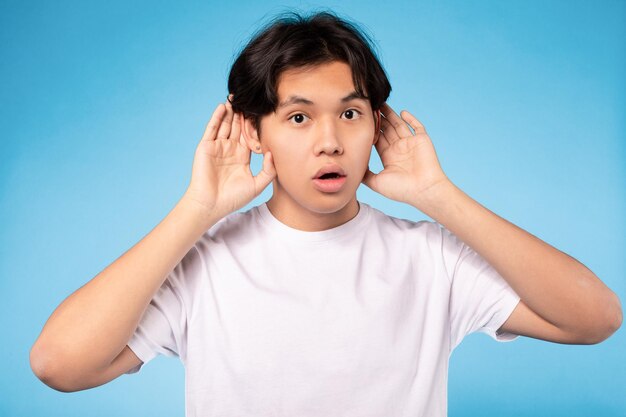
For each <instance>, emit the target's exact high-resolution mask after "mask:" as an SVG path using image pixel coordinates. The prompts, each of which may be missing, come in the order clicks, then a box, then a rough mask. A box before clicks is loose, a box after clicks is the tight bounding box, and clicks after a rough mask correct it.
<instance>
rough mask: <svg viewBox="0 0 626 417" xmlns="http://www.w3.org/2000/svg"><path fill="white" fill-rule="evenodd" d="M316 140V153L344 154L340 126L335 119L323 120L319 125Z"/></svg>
mask: <svg viewBox="0 0 626 417" xmlns="http://www.w3.org/2000/svg"><path fill="white" fill-rule="evenodd" d="M318 127H319V129H317V132H315V134H316V136H317V137H316V141H315V154H316V155H318V154H320V153H321V152H323V153H325V154H328V155H332V154H335V153H337V154H339V155H341V154H343V147H342V146H341V141H340V139H339V132H338V126H337V125H336V121H335V120H323V121H321V122H320V123H319V125H318Z"/></svg>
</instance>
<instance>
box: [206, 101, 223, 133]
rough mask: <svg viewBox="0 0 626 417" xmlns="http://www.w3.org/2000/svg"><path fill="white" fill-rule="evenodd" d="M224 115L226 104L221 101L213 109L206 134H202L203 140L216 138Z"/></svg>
mask: <svg viewBox="0 0 626 417" xmlns="http://www.w3.org/2000/svg"><path fill="white" fill-rule="evenodd" d="M222 117H224V105H223V104H222V103H220V104H218V105H217V108H216V109H215V111H213V115H212V116H211V119H210V120H209V123H207V126H206V129H205V130H204V134H203V135H202V140H203V141H205V140H206V141H209V140H215V138H216V137H217V130H218V128H219V125H220V122H221V121H222Z"/></svg>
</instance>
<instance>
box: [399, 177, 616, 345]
mask: <svg viewBox="0 0 626 417" xmlns="http://www.w3.org/2000/svg"><path fill="white" fill-rule="evenodd" d="M418 201H419V202H416V203H415V204H411V205H413V206H414V207H416V208H418V209H419V210H421V211H422V212H424V213H425V214H427V215H428V216H430V217H431V218H433V219H434V220H435V221H437V222H438V223H440V224H441V225H442V226H444V227H445V228H446V229H448V230H449V231H450V232H452V233H453V234H455V235H456V236H457V237H458V238H459V239H461V240H462V241H463V242H465V243H466V244H467V245H468V246H469V247H471V248H472V249H473V250H474V251H476V252H477V253H478V254H479V255H481V256H482V257H483V258H484V259H485V260H486V261H487V262H488V263H489V264H490V265H492V266H493V267H494V269H495V270H496V271H498V273H499V274H500V275H501V276H502V277H503V278H504V279H505V280H506V282H507V283H508V284H509V285H510V286H511V288H513V290H515V292H516V293H517V294H518V295H519V297H520V298H521V301H520V303H519V304H518V306H517V307H516V308H515V310H514V311H513V313H512V314H511V315H510V316H509V318H508V319H507V320H506V322H505V323H504V324H503V325H502V326H501V327H500V329H499V330H498V332H499V333H501V332H507V333H514V334H519V335H523V336H528V337H533V338H536V339H542V340H548V341H552V342H557V343H569V344H595V343H599V342H602V341H603V340H605V339H607V338H608V337H609V336H611V335H612V334H613V333H614V332H615V331H616V330H617V329H618V328H619V327H620V326H621V323H622V309H621V305H620V301H619V298H618V297H617V295H616V294H615V293H614V292H613V291H611V290H610V289H609V288H608V287H607V286H606V285H605V284H604V283H603V282H602V281H601V280H600V279H599V278H598V277H597V276H596V275H595V274H594V273H593V272H592V271H590V270H589V269H588V268H587V267H585V265H583V264H582V263H580V262H578V261H577V260H576V259H574V258H572V257H571V256H569V255H567V254H566V253H563V252H561V251H559V250H558V249H556V248H554V247H552V246H550V245H549V244H547V243H546V242H544V241H542V240H541V239H538V238H537V237H535V236H533V235H532V234H530V233H528V232H526V231H525V230H523V229H521V228H519V227H517V226H516V225H514V224H512V223H510V222H508V221H507V220H505V219H503V218H502V217H500V216H498V215H496V214H495V213H493V212H491V211H490V210H488V209H487V208H485V207H483V206H482V205H480V204H479V203H478V202H477V201H475V200H473V199H472V198H471V197H469V196H468V195H467V194H465V193H464V192H463V191H462V190H461V189H459V188H458V187H456V186H455V185H454V184H453V183H452V182H451V181H449V180H446V181H441V182H440V183H438V184H436V185H435V186H433V187H431V188H430V189H428V190H427V191H426V192H422V193H420V197H419V200H418Z"/></svg>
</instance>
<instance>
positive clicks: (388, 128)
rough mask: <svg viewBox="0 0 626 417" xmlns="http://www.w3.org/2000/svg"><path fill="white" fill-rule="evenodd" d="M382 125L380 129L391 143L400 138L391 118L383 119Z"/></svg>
mask: <svg viewBox="0 0 626 417" xmlns="http://www.w3.org/2000/svg"><path fill="white" fill-rule="evenodd" d="M380 126H381V127H380V129H381V130H382V131H383V135H385V138H386V139H387V142H389V144H391V143H393V142H395V141H397V140H398V139H400V136H399V135H398V132H396V129H395V128H394V127H393V125H392V124H391V122H390V121H389V120H387V119H383V120H382V121H381V124H380Z"/></svg>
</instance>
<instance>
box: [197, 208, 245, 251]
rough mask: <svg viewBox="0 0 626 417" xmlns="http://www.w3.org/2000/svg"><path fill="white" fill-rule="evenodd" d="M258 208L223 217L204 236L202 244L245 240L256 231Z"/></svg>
mask: <svg viewBox="0 0 626 417" xmlns="http://www.w3.org/2000/svg"><path fill="white" fill-rule="evenodd" d="M256 210H257V208H256V207H252V208H250V209H249V210H246V211H241V212H234V213H230V214H229V215H228V216H226V217H223V218H222V219H220V220H219V221H218V222H217V223H215V224H214V225H213V226H211V228H210V229H208V230H207V231H206V232H204V234H203V235H202V237H201V239H200V242H202V241H204V242H206V243H210V242H223V241H225V240H233V239H235V240H237V239H243V238H244V236H247V235H250V234H251V233H253V232H254V231H255V230H256V221H255V217H256V215H257V213H256Z"/></svg>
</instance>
